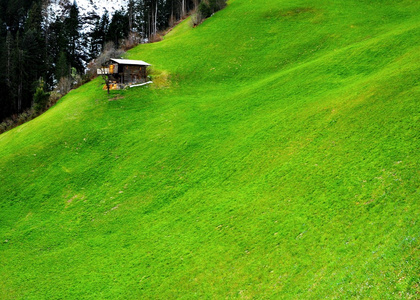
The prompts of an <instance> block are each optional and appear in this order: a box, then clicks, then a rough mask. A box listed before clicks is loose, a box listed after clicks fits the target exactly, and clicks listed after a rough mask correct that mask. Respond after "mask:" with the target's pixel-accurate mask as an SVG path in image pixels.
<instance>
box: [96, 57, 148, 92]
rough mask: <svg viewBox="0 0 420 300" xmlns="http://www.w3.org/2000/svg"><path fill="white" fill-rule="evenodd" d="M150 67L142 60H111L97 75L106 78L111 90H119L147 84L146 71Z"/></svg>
mask: <svg viewBox="0 0 420 300" xmlns="http://www.w3.org/2000/svg"><path fill="white" fill-rule="evenodd" d="M149 66H150V64H148V63H147V62H144V61H142V60H132V59H117V58H111V59H110V60H109V61H108V62H107V63H106V64H105V65H103V66H102V68H100V69H98V70H97V73H98V75H103V76H105V77H106V80H107V81H108V82H107V85H109V86H110V87H111V89H119V88H124V87H125V86H130V85H136V84H141V83H145V82H147V81H148V79H147V72H146V69H147V67H149Z"/></svg>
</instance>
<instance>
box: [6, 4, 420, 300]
mask: <svg viewBox="0 0 420 300" xmlns="http://www.w3.org/2000/svg"><path fill="white" fill-rule="evenodd" d="M188 22H189V20H186V21H184V22H183V23H181V24H180V25H178V27H176V28H175V29H174V30H172V31H171V32H170V33H169V34H168V35H167V36H166V37H165V39H164V40H163V41H162V42H159V43H154V44H147V45H141V46H139V47H137V48H135V49H133V50H132V51H130V53H129V54H128V57H129V58H133V59H142V60H145V61H147V62H149V63H151V64H153V68H154V72H153V73H154V79H155V82H156V84H154V85H150V86H148V87H143V88H133V89H130V90H127V91H112V92H111V95H110V96H108V95H107V94H106V92H105V91H103V90H102V89H101V87H102V83H101V80H100V79H97V80H94V81H92V82H91V83H89V84H86V85H84V86H82V87H80V88H79V89H77V90H74V91H72V92H70V93H69V94H68V95H67V96H65V97H64V98H63V99H62V100H60V101H59V103H58V104H57V105H56V106H55V107H53V108H52V109H51V110H49V111H48V112H47V113H45V114H43V115H42V116H40V117H38V118H36V119H35V120H33V121H31V122H29V123H26V124H24V125H22V126H19V127H18V128H15V129H14V130H11V131H9V132H7V133H5V134H2V135H0V182H1V185H0V195H1V201H0V263H1V268H0V298H1V299H224V298H239V299H319V298H327V299H348V298H359V299H368V298H373V299H418V297H419V293H420V286H419V284H420V283H419V280H420V278H419V274H420V254H419V253H420V252H419V250H420V249H419V248H420V241H419V239H420V234H419V233H420V225H419V213H420V205H419V199H420V193H419V186H420V171H419V170H420V168H419V161H420V154H419V153H420V151H419V148H420V147H419V146H420V141H419V138H420V126H419V125H420V120H419V118H420V43H419V41H420V2H418V1H415V0H401V1H395V0H393V1H391V0H389V1H387V0H383V1H373V0H369V1H368V0H346V1H336V0H334V1H332V0H331V1H327V0H317V1H314V0H309V1H299V0H284V1H280V0H267V1H262V0H258V1H257V0H232V1H230V2H229V5H228V7H227V8H226V9H224V10H223V11H220V12H218V13H216V14H215V15H214V16H213V17H211V18H210V19H208V20H206V21H205V22H204V23H203V24H202V25H200V26H199V27H196V28H191V27H190V26H189V23H188Z"/></svg>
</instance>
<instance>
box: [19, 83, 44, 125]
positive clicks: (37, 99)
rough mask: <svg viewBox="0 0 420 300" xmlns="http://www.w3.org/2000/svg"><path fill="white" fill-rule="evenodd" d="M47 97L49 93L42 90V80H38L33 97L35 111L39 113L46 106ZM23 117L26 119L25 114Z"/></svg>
mask: <svg viewBox="0 0 420 300" xmlns="http://www.w3.org/2000/svg"><path fill="white" fill-rule="evenodd" d="M49 97H50V94H49V93H46V92H45V91H44V82H43V81H42V80H40V81H39V85H38V87H37V88H36V91H35V94H34V98H33V99H34V109H35V112H36V113H39V112H41V111H43V110H44V109H45V107H46V106H47V103H48V99H49ZM22 115H23V114H22ZM24 118H25V119H26V116H25V117H24Z"/></svg>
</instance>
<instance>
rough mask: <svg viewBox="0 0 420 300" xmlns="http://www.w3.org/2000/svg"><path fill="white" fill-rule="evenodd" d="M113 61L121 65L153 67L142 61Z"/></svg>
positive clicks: (114, 59)
mask: <svg viewBox="0 0 420 300" xmlns="http://www.w3.org/2000/svg"><path fill="white" fill-rule="evenodd" d="M111 61H113V62H116V63H117V64H120V65H133V66H151V64H148V63H147V62H145V61H142V60H133V59H117V58H111Z"/></svg>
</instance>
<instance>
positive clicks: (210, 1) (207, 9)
mask: <svg viewBox="0 0 420 300" xmlns="http://www.w3.org/2000/svg"><path fill="white" fill-rule="evenodd" d="M225 6H226V0H203V1H201V3H200V5H199V6H198V14H197V17H196V20H193V23H194V25H198V24H200V23H201V22H203V21H204V19H206V18H208V17H210V16H211V15H212V14H214V13H215V12H217V11H219V10H221V9H223V8H225Z"/></svg>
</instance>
